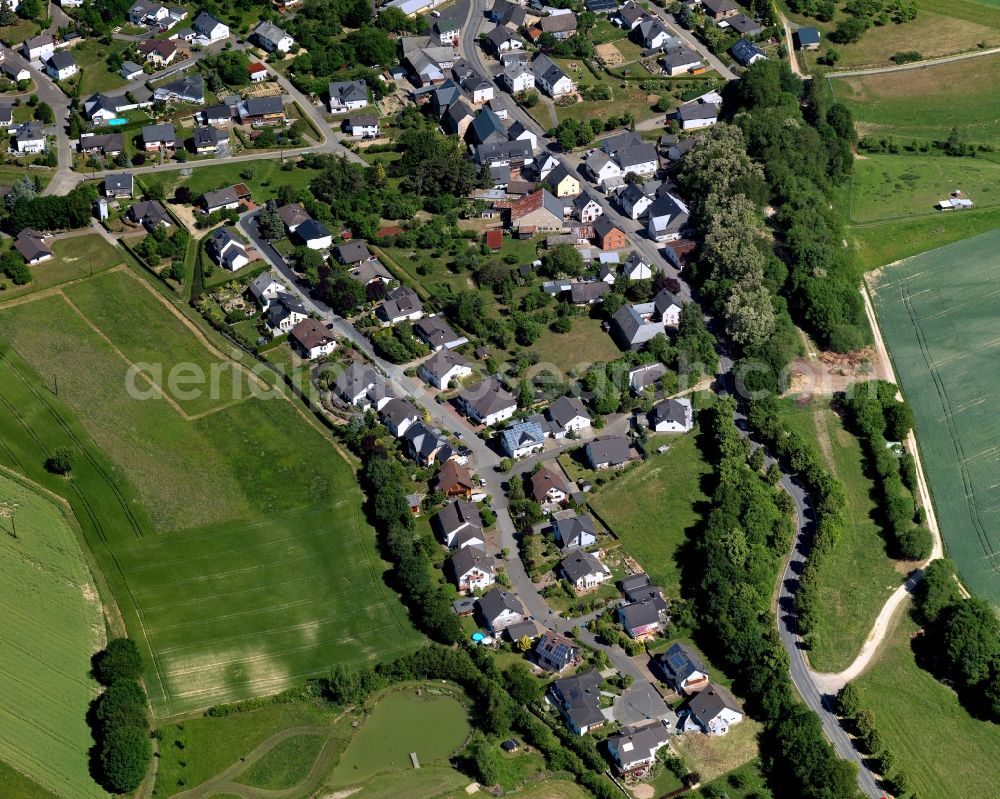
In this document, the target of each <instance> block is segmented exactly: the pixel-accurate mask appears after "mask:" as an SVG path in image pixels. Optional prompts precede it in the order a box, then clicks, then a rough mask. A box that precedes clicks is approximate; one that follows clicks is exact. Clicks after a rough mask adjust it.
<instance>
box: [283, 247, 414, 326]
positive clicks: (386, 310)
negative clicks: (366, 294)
mask: <svg viewBox="0 0 1000 799" xmlns="http://www.w3.org/2000/svg"><path fill="white" fill-rule="evenodd" d="M301 229H302V228H301V227H300V228H299V230H301ZM423 315H424V305H423V303H422V302H421V301H420V297H419V296H418V295H417V292H415V291H414V290H413V289H411V288H410V287H409V286H397V287H396V288H394V289H393V290H392V291H390V292H389V293H388V294H386V295H385V299H384V300H383V301H382V303H381V304H380V305H379V306H378V307H377V308H376V309H375V316H376V317H377V318H378V320H379V321H380V322H381V323H382V327H389V326H390V325H395V324H398V323H399V322H406V321H410V322H412V321H415V320H417V319H419V318H420V317H421V316H423Z"/></svg>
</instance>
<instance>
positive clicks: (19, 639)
mask: <svg viewBox="0 0 1000 799" xmlns="http://www.w3.org/2000/svg"><path fill="white" fill-rule="evenodd" d="M0 560H2V562H3V564H4V579H3V581H2V582H0V601H2V604H3V608H4V624H3V633H2V635H0V664H2V665H0V694H2V695H3V704H4V712H3V713H2V714H0V757H2V758H3V760H4V761H6V762H7V763H9V765H11V766H13V767H14V768H15V769H16V770H18V771H20V772H22V773H24V774H27V775H29V776H30V778H31V781H34V782H36V783H37V784H38V785H39V786H42V787H44V788H45V789H47V790H49V791H52V792H53V793H55V794H58V795H60V796H65V797H85V798H87V799H90V798H91V797H93V798H94V799H97V798H98V797H104V796H106V794H105V793H104V791H103V790H101V789H100V788H99V787H98V786H97V785H96V784H95V783H94V782H93V780H92V779H91V778H90V772H89V765H88V750H89V749H90V747H91V745H92V744H93V740H92V739H91V736H90V728H89V727H88V725H87V721H86V716H87V710H88V707H89V705H90V702H91V701H92V700H93V699H94V697H95V696H97V693H98V688H97V684H96V683H95V682H93V681H92V680H91V679H90V678H89V677H88V674H89V671H90V657H91V655H93V654H94V652H96V651H97V650H99V649H100V648H101V647H102V646H103V645H104V640H105V636H104V619H103V617H102V615H101V600H100V598H99V596H98V594H97V590H96V588H95V586H94V582H93V578H92V577H91V574H90V569H89V567H88V566H87V562H86V560H85V558H84V554H83V551H82V550H81V548H80V543H79V541H78V540H77V537H76V533H75V532H74V530H73V528H72V527H71V526H70V523H69V521H68V520H67V518H66V515H65V513H64V511H63V509H62V508H61V507H59V506H58V505H56V504H55V502H54V501H52V500H51V499H50V498H49V497H46V496H44V495H43V494H41V493H39V492H38V491H37V490H34V489H32V488H30V487H29V486H28V485H27V484H25V483H23V482H22V481H20V480H14V479H11V478H9V477H7V476H4V475H0ZM0 782H5V780H4V774H3V773H2V772H0ZM12 782H14V783H15V784H16V783H17V782H18V780H16V779H12ZM23 782H24V783H25V785H23V786H22V787H20V788H17V789H16V790H18V791H21V794H22V795H24V796H32V795H33V793H32V792H30V787H31V786H30V781H27V780H24V781H23ZM2 793H3V795H4V796H5V797H7V796H10V795H12V792H8V791H7V789H6V786H4V788H3V790H2ZM13 795H14V796H17V795H18V794H17V793H13Z"/></svg>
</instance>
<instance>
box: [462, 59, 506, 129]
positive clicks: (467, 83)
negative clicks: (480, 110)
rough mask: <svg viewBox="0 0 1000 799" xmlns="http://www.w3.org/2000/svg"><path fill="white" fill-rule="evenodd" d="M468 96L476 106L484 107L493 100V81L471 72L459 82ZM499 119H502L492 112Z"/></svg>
mask: <svg viewBox="0 0 1000 799" xmlns="http://www.w3.org/2000/svg"><path fill="white" fill-rule="evenodd" d="M458 85H459V86H461V87H462V90H463V91H464V92H465V94H466V96H467V97H468V98H469V99H470V100H472V102H473V104H474V105H482V104H483V103H487V102H489V101H490V100H492V99H493V81H490V80H487V79H486V78H484V77H483V76H482V75H480V74H479V73H478V72H475V71H473V70H469V71H468V74H466V75H465V76H464V77H463V78H462V79H461V80H460V81H459V82H458ZM490 113H492V114H493V115H494V116H496V117H497V119H500V117H499V116H497V115H496V113H495V112H493V111H491V112H490Z"/></svg>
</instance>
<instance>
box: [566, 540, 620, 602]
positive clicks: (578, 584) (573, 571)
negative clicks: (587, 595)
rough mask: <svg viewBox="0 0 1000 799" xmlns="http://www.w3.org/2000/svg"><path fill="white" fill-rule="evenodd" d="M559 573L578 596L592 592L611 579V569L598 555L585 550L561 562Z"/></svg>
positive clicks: (574, 553) (570, 554)
mask: <svg viewBox="0 0 1000 799" xmlns="http://www.w3.org/2000/svg"><path fill="white" fill-rule="evenodd" d="M559 572H561V573H562V575H563V577H564V578H565V579H567V580H569V582H570V584H571V585H572V586H573V588H574V589H575V590H576V592H577V593H578V594H579V593H583V592H586V591H592V590H593V589H595V588H597V587H599V586H600V585H602V584H603V583H604V582H605V581H607V580H610V579H611V571H610V569H608V567H607V566H605V565H604V564H603V563H601V559H600V558H599V557H598V556H597V555H595V554H594V553H593V552H587V550H585V549H576V550H573V551H571V552H570V553H569V554H568V555H567V556H566V557H565V558H563V559H562V560H561V561H559Z"/></svg>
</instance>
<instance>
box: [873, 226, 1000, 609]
mask: <svg viewBox="0 0 1000 799" xmlns="http://www.w3.org/2000/svg"><path fill="white" fill-rule="evenodd" d="M998 274H1000V230H995V231H993V232H992V233H986V234H983V235H981V236H977V237H975V238H973V239H968V240H966V241H962V242H958V243H956V244H951V245H949V246H947V247H942V248H940V249H937V250H933V251H931V252H928V253H924V254H923V255H918V256H916V257H914V258H911V259H909V260H907V261H904V262H902V263H900V264H898V265H894V266H890V267H887V268H886V269H885V270H884V271H883V272H881V273H878V274H876V275H874V276H872V278H871V282H872V284H873V291H874V301H875V307H876V311H877V313H878V317H879V323H880V326H881V328H882V331H883V333H884V335H885V339H886V343H887V345H888V347H889V351H890V353H891V355H892V359H893V362H894V364H895V367H896V371H897V375H898V377H899V380H900V383H901V384H902V388H903V393H904V394H905V395H906V397H907V399H908V400H909V402H910V404H911V405H912V406H913V411H914V416H915V419H916V433H917V440H918V442H919V444H920V450H921V453H922V455H923V459H924V464H925V468H926V471H927V479H928V482H929V484H930V491H931V493H932V494H933V497H934V504H935V507H936V509H937V514H938V521H939V523H940V525H941V530H942V534H943V536H944V541H945V546H946V548H947V551H948V554H949V556H950V557H951V558H953V559H954V560H955V562H956V563H957V564H958V567H959V571H960V572H961V575H962V578H963V580H965V582H966V583H967V584H968V585H969V587H970V588H971V589H972V590H973V591H975V592H976V593H977V594H979V595H980V596H982V597H984V598H986V599H989V600H991V601H993V602H995V603H1000V524H998V522H1000V426H998V425H997V423H996V419H997V414H998V412H1000V386H998V384H997V377H996V374H997V373H996V357H997V348H998V346H1000V338H998V335H997V319H998V313H997V310H996V308H997V297H998V295H1000V288H998V287H1000V283H998V281H997V278H998Z"/></svg>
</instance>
